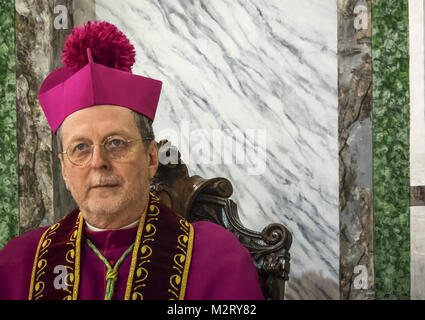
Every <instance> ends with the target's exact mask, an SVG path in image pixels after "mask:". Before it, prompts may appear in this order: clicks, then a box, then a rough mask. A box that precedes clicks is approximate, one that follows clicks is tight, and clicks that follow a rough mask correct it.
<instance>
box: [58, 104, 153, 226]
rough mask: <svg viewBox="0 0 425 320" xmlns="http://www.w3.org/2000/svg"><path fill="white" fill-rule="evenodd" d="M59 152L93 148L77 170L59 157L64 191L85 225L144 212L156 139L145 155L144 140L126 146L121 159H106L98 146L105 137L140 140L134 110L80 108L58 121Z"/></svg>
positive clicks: (105, 107) (99, 107)
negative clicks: (84, 144) (127, 149)
mask: <svg viewBox="0 0 425 320" xmlns="http://www.w3.org/2000/svg"><path fill="white" fill-rule="evenodd" d="M61 132H62V144H63V148H64V151H66V150H67V148H68V146H69V145H71V144H75V143H76V142H77V143H79V142H80V141H84V142H88V143H89V144H95V145H97V146H95V147H94V149H93V155H92V158H91V161H89V162H88V164H86V165H84V166H76V165H74V164H72V163H71V162H70V161H69V158H68V157H67V155H65V154H60V155H59V159H60V161H61V165H62V175H63V177H64V180H65V183H66V187H67V189H68V190H69V191H71V194H72V196H73V197H74V199H75V201H76V202H77V204H78V206H79V207H80V209H81V211H82V212H83V213H84V214H85V218H86V219H88V221H89V222H92V223H93V222H96V223H97V222H98V221H104V220H105V219H106V221H111V220H113V219H114V218H115V217H117V216H118V215H123V214H129V213H130V212H132V214H134V211H135V210H139V211H141V210H143V209H144V208H143V207H141V206H143V205H144V204H145V202H146V199H147V195H148V192H149V183H150V179H151V178H153V176H154V175H155V172H156V170H157V168H158V153H157V147H156V143H155V141H152V142H151V144H150V145H149V148H148V150H146V151H145V148H144V144H143V141H137V142H134V143H131V144H130V152H129V153H128V155H127V156H126V157H125V158H123V159H116V160H114V159H110V158H109V157H108V156H107V155H106V152H105V150H104V149H103V148H102V147H101V146H99V145H98V144H101V143H103V142H104V140H105V139H106V138H108V137H111V136H113V137H115V136H119V137H121V138H124V139H126V140H132V139H140V138H141V137H140V133H139V130H138V129H137V125H136V123H135V120H134V115H133V112H132V111H131V110H129V109H127V108H123V107H118V106H111V105H98V106H93V107H90V108H86V109H82V110H79V111H77V112H75V113H73V114H71V115H70V116H68V117H67V118H66V119H65V121H64V122H63V123H62V127H61Z"/></svg>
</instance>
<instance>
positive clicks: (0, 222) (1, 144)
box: [0, 0, 19, 248]
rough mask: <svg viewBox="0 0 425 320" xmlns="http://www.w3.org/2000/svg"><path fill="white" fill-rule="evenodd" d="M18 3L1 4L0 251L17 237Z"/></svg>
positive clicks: (3, 0)
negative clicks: (16, 67)
mask: <svg viewBox="0 0 425 320" xmlns="http://www.w3.org/2000/svg"><path fill="white" fill-rule="evenodd" d="M14 13H15V3H14V1H13V0H2V1H1V2H0V34H1V37H0V137H1V138H0V182H1V183H0V248H3V246H4V245H5V244H6V243H7V241H8V240H9V239H11V238H13V237H14V236H16V235H17V234H18V225H19V221H18V175H17V161H18V160H17V145H16V108H15V106H16V98H15V97H16V78H15V15H14Z"/></svg>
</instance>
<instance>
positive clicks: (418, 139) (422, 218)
mask: <svg viewBox="0 0 425 320" xmlns="http://www.w3.org/2000/svg"><path fill="white" fill-rule="evenodd" d="M424 12H425V6H424V3H423V1H422V0H409V38H410V50H409V51H410V186H411V200H410V206H411V207H410V279H411V288H410V293H411V299H421V300H423V299H425V273H424V270H425V197H424V195H425V193H424V191H425V144H424V141H425V48H424V45H425V40H424V37H425V19H424V18H425V14H424Z"/></svg>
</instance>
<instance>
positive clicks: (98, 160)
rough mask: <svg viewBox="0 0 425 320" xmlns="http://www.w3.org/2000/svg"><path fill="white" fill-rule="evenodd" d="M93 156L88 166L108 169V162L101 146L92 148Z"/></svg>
mask: <svg viewBox="0 0 425 320" xmlns="http://www.w3.org/2000/svg"><path fill="white" fill-rule="evenodd" d="M92 152H93V154H92V158H91V162H90V165H91V167H93V168H109V167H110V162H109V158H108V156H107V154H106V151H105V149H104V148H102V146H101V145H94V146H93V151H92Z"/></svg>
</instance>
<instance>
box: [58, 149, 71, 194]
mask: <svg viewBox="0 0 425 320" xmlns="http://www.w3.org/2000/svg"><path fill="white" fill-rule="evenodd" d="M58 158H59V160H60V163H61V170H62V178H63V180H64V181H65V186H66V189H67V190H69V186H68V177H67V174H66V168H65V161H64V158H63V154H62V153H59V155H58Z"/></svg>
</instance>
